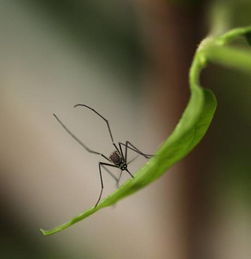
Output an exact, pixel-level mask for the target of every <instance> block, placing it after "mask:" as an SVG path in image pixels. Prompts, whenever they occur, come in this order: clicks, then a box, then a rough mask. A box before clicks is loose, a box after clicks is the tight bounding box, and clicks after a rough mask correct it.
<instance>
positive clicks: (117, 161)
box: [53, 104, 153, 207]
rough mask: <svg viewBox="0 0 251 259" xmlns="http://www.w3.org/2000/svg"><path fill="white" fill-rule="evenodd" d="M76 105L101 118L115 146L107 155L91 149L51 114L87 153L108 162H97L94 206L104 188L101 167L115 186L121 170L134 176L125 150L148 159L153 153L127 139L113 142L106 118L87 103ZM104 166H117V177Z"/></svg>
mask: <svg viewBox="0 0 251 259" xmlns="http://www.w3.org/2000/svg"><path fill="white" fill-rule="evenodd" d="M76 107H85V108H88V109H90V110H91V111H93V112H94V113H96V114H97V115H98V116H99V117H100V118H101V119H103V120H104V121H105V123H106V125H107V128H108V131H109V135H110V138H111V141H112V144H113V146H114V147H115V150H114V151H113V152H112V154H111V155H110V156H109V157H107V156H105V155H104V154H102V153H100V152H97V151H94V150H92V149H90V148H89V147H87V146H86V145H85V144H84V143H83V142H82V141H81V140H80V139H79V138H77V137H76V136H75V135H74V134H73V133H72V132H71V131H70V130H69V129H68V128H67V127H66V126H65V124H64V123H63V122H62V121H61V120H60V119H59V118H58V116H57V115H56V114H53V116H54V117H55V118H56V120H57V121H58V122H59V123H60V124H61V126H62V127H63V128H64V129H65V130H66V132H67V133H68V134H69V135H70V136H71V137H72V138H74V139H75V140H76V141H77V142H78V143H79V144H80V145H81V146H82V147H83V148H84V149H85V150H86V151H88V152H89V153H92V154H95V155H100V156H102V157H103V158H104V159H106V160H107V161H108V162H110V163H104V162H99V164H98V166H99V176H100V184H101V190H100V193H99V196H98V200H97V202H96V203H95V206H94V207H96V206H97V205H98V203H99V201H100V199H101V197H102V193H103V189H104V183H103V176H102V170H101V169H102V168H103V169H105V171H106V172H107V173H109V174H110V175H111V176H112V177H113V178H114V179H115V181H116V182H117V186H118V185H119V181H120V178H121V176H122V172H123V171H126V172H127V173H128V174H129V175H130V176H131V177H132V178H134V176H133V174H132V173H131V172H130V171H129V170H128V164H129V163H130V162H132V161H133V160H134V159H135V158H136V157H135V158H134V159H133V160H131V161H129V162H128V161H127V150H128V149H130V150H132V151H134V152H135V153H137V154H139V155H141V156H143V157H145V158H146V159H149V158H151V157H152V156H153V155H149V154H145V153H143V152H141V151H140V150H139V149H138V148H136V147H135V146H134V145H133V144H132V143H131V142H129V141H126V142H125V143H123V142H118V144H115V142H114V139H113V135H112V131H111V128H110V124H109V122H108V120H107V119H106V118H105V117H103V116H102V115H101V114H100V113H98V112H97V111H96V110H95V109H93V108H91V107H89V106H88V105H86V104H76V105H74V108H76ZM122 147H124V151H123V148H122ZM106 167H116V168H119V169H120V170H121V171H120V175H119V177H118V178H116V177H115V176H114V175H113V174H112V173H111V172H110V171H109V170H108V169H107V168H106Z"/></svg>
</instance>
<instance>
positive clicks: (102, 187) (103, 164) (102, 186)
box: [94, 162, 117, 207]
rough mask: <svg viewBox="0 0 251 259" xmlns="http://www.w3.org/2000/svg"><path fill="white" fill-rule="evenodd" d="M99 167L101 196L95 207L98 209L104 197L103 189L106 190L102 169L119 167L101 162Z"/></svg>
mask: <svg viewBox="0 0 251 259" xmlns="http://www.w3.org/2000/svg"><path fill="white" fill-rule="evenodd" d="M98 166H99V176H100V184H101V190H100V193H99V196H98V200H97V202H96V204H95V206H94V207H97V205H98V204H99V201H100V199H101V197H102V193H103V189H104V182H103V176H102V171H101V168H104V166H111V167H117V166H116V165H113V164H107V163H103V162H99V164H98Z"/></svg>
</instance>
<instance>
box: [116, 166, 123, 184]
mask: <svg viewBox="0 0 251 259" xmlns="http://www.w3.org/2000/svg"><path fill="white" fill-rule="evenodd" d="M122 173H123V171H122V170H121V171H120V174H119V178H118V179H117V183H116V186H117V188H119V181H120V179H121V176H122Z"/></svg>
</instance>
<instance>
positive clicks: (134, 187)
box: [40, 27, 251, 235]
mask: <svg viewBox="0 0 251 259" xmlns="http://www.w3.org/2000/svg"><path fill="white" fill-rule="evenodd" d="M250 31H251V27H245V28H239V29H234V30H231V31H229V32H227V33H226V34H224V35H222V36H220V37H215V38H212V37H208V38H206V39H205V40H203V41H202V42H201V44H200V46H199V48H198V50H197V52H196V54H195V57H194V60H193V63H192V66H191V69H190V75H189V80H190V88H191V96H190V100H189V102H188V105H187V107H186V109H185V111H184V113H183V115H182V117H181V119H180V121H179V123H178V124H177V126H176V127H175V129H174V131H173V132H172V134H171V135H170V136H169V137H168V139H167V140H166V141H165V142H164V143H163V144H162V145H161V147H160V148H159V150H158V151H157V152H156V154H155V156H154V157H153V158H151V159H150V160H149V161H148V162H147V163H146V164H145V166H144V167H143V168H141V169H140V170H138V172H137V173H136V174H135V178H133V179H130V180H129V181H127V182H126V183H124V184H123V185H122V186H121V187H120V188H119V189H118V190H116V191H115V192H114V193H112V194H111V195H109V196H108V197H106V198H105V199H103V200H102V201H101V202H100V203H99V204H98V206H97V207H93V208H90V209H88V210H86V211H84V212H82V213H80V214H79V215H78V216H76V217H75V218H73V219H71V220H70V221H68V222H66V223H64V224H62V225H59V226H57V227H55V228H53V229H50V230H43V229H40V231H41V232H42V234H43V235H51V234H54V233H57V232H59V231H62V230H64V229H66V228H68V227H70V226H71V225H73V224H75V223H77V222H78V221H80V220H83V219H85V218H87V217H89V216H90V215H92V214H93V213H95V212H97V211H98V210H100V209H102V208H105V207H108V206H111V205H113V204H115V203H116V202H118V201H119V200H121V199H123V198H125V197H127V196H129V195H131V194H133V193H135V192H137V191H139V190H140V189H142V188H143V187H145V186H146V185H148V184H150V183H152V182H153V181H154V180H156V179H157V178H159V177H160V176H161V175H162V174H164V173H165V172H166V171H167V170H168V169H169V168H170V167H171V166H173V165H174V164H175V163H177V162H178V161H179V160H181V159H182V158H184V157H185V156H186V155H187V154H188V153H189V152H190V151H191V150H192V149H193V148H194V147H195V146H196V145H197V144H198V143H199V141H200V140H201V139H202V137H203V136H204V135H205V133H206V131H207V129H208V127H209V125H210V123H211V121H212V118H213V115H214V112H215V109H216V98H215V96H214V94H213V93H212V92H211V91H210V90H207V89H203V88H201V87H200V85H199V75H200V72H201V70H202V68H203V67H204V66H205V65H206V63H207V62H208V61H216V62H217V63H220V64H223V65H232V64H235V63H236V65H235V67H236V68H239V69H241V70H248V71H250V70H251V55H249V53H246V52H245V53H243V52H240V51H239V50H236V49H231V48H227V49H226V48H224V46H223V45H224V44H226V43H228V42H230V41H231V40H233V39H234V38H236V37H238V36H243V35H244V36H245V35H246V33H249V32H250ZM230 56H231V57H230Z"/></svg>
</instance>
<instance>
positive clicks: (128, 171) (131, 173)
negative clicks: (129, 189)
mask: <svg viewBox="0 0 251 259" xmlns="http://www.w3.org/2000/svg"><path fill="white" fill-rule="evenodd" d="M125 171H126V172H127V173H128V174H129V175H130V176H131V177H132V178H134V175H133V174H132V173H131V172H130V171H129V170H128V169H126V170H125Z"/></svg>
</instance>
